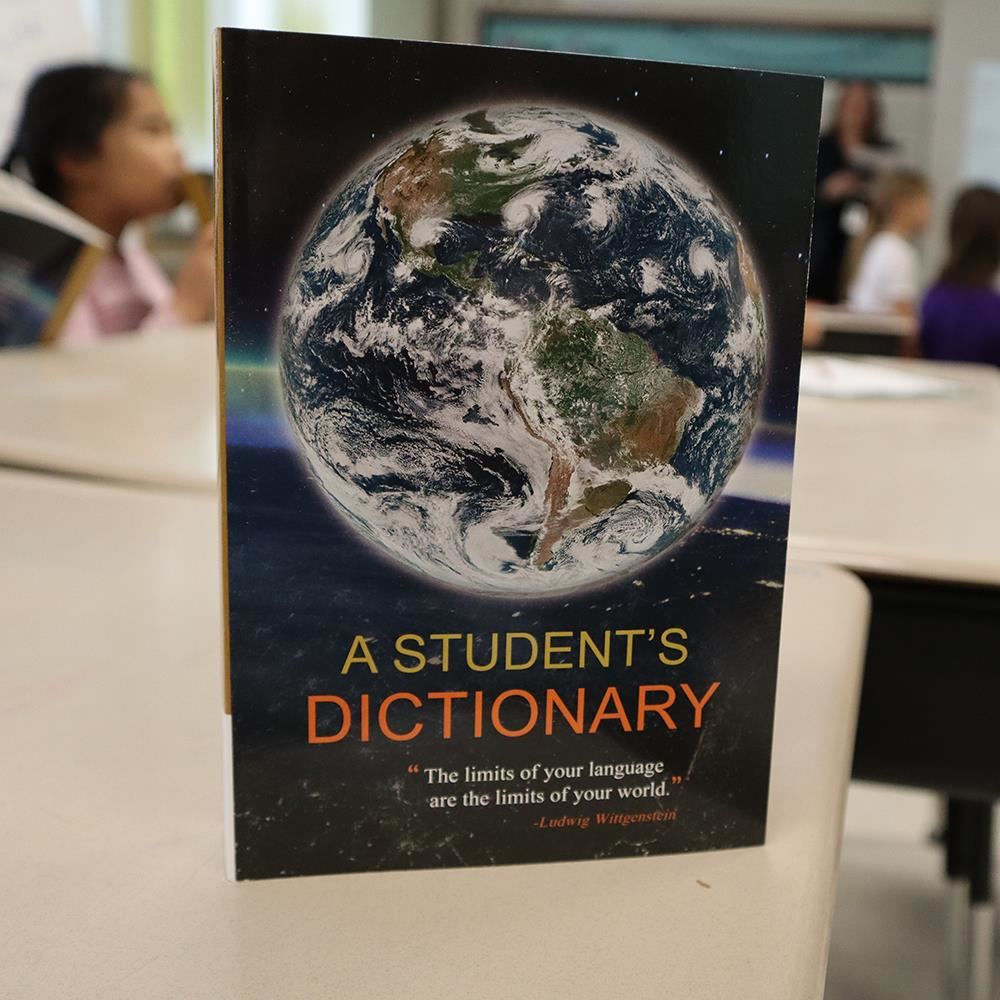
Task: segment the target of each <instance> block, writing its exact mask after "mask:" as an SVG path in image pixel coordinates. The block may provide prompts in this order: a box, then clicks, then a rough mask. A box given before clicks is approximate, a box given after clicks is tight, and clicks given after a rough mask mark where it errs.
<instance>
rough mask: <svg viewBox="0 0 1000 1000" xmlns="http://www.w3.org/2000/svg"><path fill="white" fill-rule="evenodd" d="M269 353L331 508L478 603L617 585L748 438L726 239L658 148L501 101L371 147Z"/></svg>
mask: <svg viewBox="0 0 1000 1000" xmlns="http://www.w3.org/2000/svg"><path fill="white" fill-rule="evenodd" d="M276 337H277V344H276V349H277V354H278V361H279V370H280V376H281V382H282V387H283V395H284V401H285V405H286V409H287V413H288V416H289V417H290V421H291V424H292V426H293V428H294V431H295V436H296V438H297V440H298V443H299V445H300V448H301V451H302V454H303V457H304V458H305V460H306V462H307V463H308V466H309V468H310V469H311V472H312V475H313V476H314V477H315V479H316V480H317V482H318V484H319V485H320V487H321V488H322V490H323V491H324V493H325V494H326V496H327V497H328V498H329V500H330V502H331V504H332V506H333V507H334V508H335V509H336V510H337V511H338V512H339V513H340V515H342V516H343V517H345V518H346V519H347V520H348V521H349V523H350V524H351V525H353V527H354V528H355V529H356V530H357V531H358V532H359V533H360V534H361V535H362V536H363V537H365V538H366V539H367V540H368V541H369V542H371V543H372V544H373V545H374V546H376V547H377V548H378V549H380V550H382V551H383V552H384V553H387V554H389V555H390V556H392V557H394V558H395V559H397V560H400V561H401V562H403V563H405V564H406V565H408V566H409V567H410V568H412V569H414V570H417V571H418V572H420V573H424V574H427V575H429V576H430V577H432V578H434V579H435V580H437V581H439V582H442V583H445V584H450V585H453V586H456V587H460V588H464V589H467V590H472V591H480V592H484V591H485V592H493V593H508V594H512V595H513V594H517V595H531V594H549V593H552V592H556V591H559V590H571V589H575V588H579V587H584V586H591V585H594V584H598V583H601V582H607V581H609V580H611V579H612V578H613V577H615V576H616V575H620V574H624V573H634V572H636V571H638V570H639V569H640V568H641V566H642V565H643V564H644V563H645V562H646V561H648V560H650V559H652V558H654V557H656V556H657V555H659V554H661V553H663V552H664V551H665V550H666V549H668V548H669V547H670V546H671V545H672V544H674V543H675V542H676V541H677V540H678V539H680V538H681V537H682V536H683V535H684V533H685V532H686V531H688V530H689V529H690V528H691V527H692V526H693V525H695V524H696V523H697V522H698V520H699V519H700V518H701V517H702V516H703V515H704V513H705V511H706V510H707V509H708V508H709V506H710V505H711V504H712V502H713V500H715V499H716V498H717V497H718V495H719V494H720V492H721V490H722V488H723V486H724V485H725V483H726V480H727V479H728V478H729V476H730V474H731V473H732V472H733V470H734V469H735V467H736V466H737V464H738V463H739V461H740V459H741V457H742V455H743V453H744V451H745V449H746V447H747V444H748V442H749V439H750V436H751V433H752V430H753V426H754V422H755V419H756V414H757V409H758V405H759V399H760V395H761V391H762V386H763V382H764V372H765V356H766V346H767V345H766V324H765V311H764V304H763V298H762V294H761V290H760V286H759V283H758V280H757V277H756V273H755V269H754V264H753V260H752V258H751V254H750V251H749V248H748V247H747V245H746V243H745V241H744V240H743V238H742V236H741V233H740V225H739V223H738V221H737V220H735V219H734V218H733V217H732V216H731V214H730V213H729V212H728V210H727V209H726V208H725V207H724V206H723V204H722V203H721V202H720V200H719V199H718V197H717V196H716V195H715V194H714V193H713V192H712V190H711V189H710V188H709V186H708V185H707V183H706V182H705V181H704V180H703V179H702V178H701V177H699V176H698V174H697V173H696V172H695V171H694V169H693V168H692V167H691V166H689V165H688V164H687V163H686V162H685V161H683V160H682V159H681V158H680V157H678V156H677V155H676V154H675V153H674V152H673V151H671V150H670V149H669V148H667V147H666V146H664V145H663V144H661V143H660V142H658V141H656V140H654V139H652V138H651V137H648V136H646V135H644V134H642V133H640V132H639V131H637V130H635V129H633V128H631V127H629V126H627V125H623V124H621V123H620V122H617V121H614V120H610V119H608V120H605V119H602V117H601V116H599V115H595V114H591V113H590V112H587V111H584V110H577V109H572V108H566V107H519V106H509V105H500V106H496V107H486V108H480V109H476V110H472V111H470V112H468V113H465V114H460V115H455V116H454V117H450V118H447V119H444V120H441V121H437V122H434V123H432V124H429V125H427V126H426V127H424V128H422V129H420V130H418V131H416V132H414V133H413V134H412V135H410V136H408V137H406V138H405V139H402V140H401V141H397V142H395V143H393V144H391V145H389V146H384V147H382V148H381V149H379V150H378V151H377V152H375V153H374V155H373V156H372V158H371V159H370V160H369V161H368V162H367V163H366V164H365V165H363V166H362V167H361V168H360V169H358V170H357V172H356V173H355V174H354V175H353V176H352V177H349V178H348V179H346V181H342V182H341V183H340V184H339V185H338V186H337V187H336V188H335V190H333V191H332V192H331V194H330V197H329V199H328V200H327V201H325V202H324V203H323V205H322V206H318V207H317V217H316V221H315V223H314V225H313V226H312V228H311V230H310V231H309V232H308V233H307V235H306V238H305V241H304V243H303V245H302V248H301V251H300V255H299V256H298V257H297V258H296V260H295V261H294V262H293V265H292V268H291V272H290V275H289V279H288V284H287V290H286V294H285V300H284V304H283V308H282V313H281V319H280V321H279V324H278V328H277V333H276Z"/></svg>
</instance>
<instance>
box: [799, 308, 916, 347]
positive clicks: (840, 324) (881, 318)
mask: <svg viewBox="0 0 1000 1000" xmlns="http://www.w3.org/2000/svg"><path fill="white" fill-rule="evenodd" d="M809 312H810V316H811V317H812V318H813V319H814V320H815V321H816V323H817V324H818V325H819V326H821V327H822V328H823V330H824V331H832V332H836V333H873V334H879V335H881V336H884V337H898V338H899V339H901V340H905V339H906V338H907V337H911V336H913V320H912V319H910V318H909V317H907V316H899V315H896V314H895V313H872V312H859V311H858V310H856V309H848V308H847V307H846V306H831V305H827V304H826V303H823V302H810V303H809Z"/></svg>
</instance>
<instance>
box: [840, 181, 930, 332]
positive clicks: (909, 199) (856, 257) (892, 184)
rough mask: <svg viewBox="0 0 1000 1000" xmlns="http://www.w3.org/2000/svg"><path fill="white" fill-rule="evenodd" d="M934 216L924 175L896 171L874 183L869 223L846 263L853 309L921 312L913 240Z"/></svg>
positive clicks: (917, 265) (848, 297)
mask: <svg viewBox="0 0 1000 1000" xmlns="http://www.w3.org/2000/svg"><path fill="white" fill-rule="evenodd" d="M930 214H931V201H930V191H929V188H928V186H927V181H926V180H925V179H924V176H923V175H922V174H919V173H917V172H916V171H915V170H892V171H890V172H889V173H887V174H883V175H882V176H881V177H880V178H879V179H878V180H877V181H876V182H875V185H874V188H873V191H872V199H871V203H870V204H869V206H868V222H867V224H866V225H865V228H864V231H863V232H862V233H861V234H860V235H859V236H857V237H856V238H855V240H854V242H853V243H852V245H851V247H850V250H849V251H848V255H847V260H846V263H845V273H844V279H845V280H844V287H845V289H846V292H847V304H848V306H850V308H852V309H857V310H859V311H861V312H875V313H896V314H897V315H902V316H912V317H915V316H916V314H917V306H918V304H919V299H920V261H919V259H918V257H917V251H916V249H915V248H914V246H913V242H912V241H913V240H914V239H915V238H916V237H917V236H919V235H920V233H922V232H923V231H924V229H925V228H926V227H927V223H928V221H929V220H930Z"/></svg>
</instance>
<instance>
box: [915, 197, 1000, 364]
mask: <svg viewBox="0 0 1000 1000" xmlns="http://www.w3.org/2000/svg"><path fill="white" fill-rule="evenodd" d="M948 237H949V248H948V259H947V261H946V262H945V265H944V267H943V268H942V270H941V274H940V276H939V277H938V279H937V282H936V283H935V284H934V286H933V287H932V288H931V289H930V291H928V293H927V295H926V297H925V298H924V302H923V307H922V309H921V313H920V342H921V346H922V348H923V352H924V356H925V357H927V358H932V359H937V360H941V361H972V362H980V363H983V364H993V365H1000V291H998V287H997V282H998V279H1000V191H997V190H995V189H993V188H988V187H971V188H967V189H966V190H965V191H963V192H962V193H961V194H959V196H958V198H957V200H956V201H955V205H954V207H953V209H952V213H951V223H950V226H949V233H948Z"/></svg>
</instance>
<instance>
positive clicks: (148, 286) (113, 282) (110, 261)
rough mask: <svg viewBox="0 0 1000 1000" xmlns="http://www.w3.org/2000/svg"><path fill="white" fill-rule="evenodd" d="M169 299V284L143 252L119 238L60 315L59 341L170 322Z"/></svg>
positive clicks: (82, 340) (171, 292)
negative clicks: (62, 318) (64, 314)
mask: <svg viewBox="0 0 1000 1000" xmlns="http://www.w3.org/2000/svg"><path fill="white" fill-rule="evenodd" d="M173 302H174V289H173V286H172V285H171V284H170V282H169V281H168V280H167V277H166V275H164V273H163V272H162V271H161V270H160V267H159V265H158V264H157V263H156V261H154V260H153V258H152V257H151V256H150V254H149V251H148V250H146V248H145V247H143V246H142V245H141V244H140V243H138V242H136V241H132V240H125V241H123V242H122V243H121V244H119V246H118V248H117V249H116V250H113V251H111V252H109V253H106V254H105V255H104V256H103V257H102V258H101V260H100V261H98V263H97V265H96V267H95V268H94V271H93V274H91V276H90V281H89V282H88V283H87V287H86V288H85V289H84V290H83V292H82V293H81V294H80V297H79V298H78V299H77V300H76V302H74V303H73V308H72V309H71V310H70V313H69V316H67V317H66V322H65V323H64V324H63V328H62V330H61V331H60V333H59V342H60V343H62V344H81V343H86V342H88V341H93V340H97V339H98V338H100V337H104V336H107V335H109V334H116V333H130V332H132V331H133V330H140V329H150V328H153V327H162V326H176V325H178V323H179V320H178V319H177V316H176V315H175V313H174V309H173Z"/></svg>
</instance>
